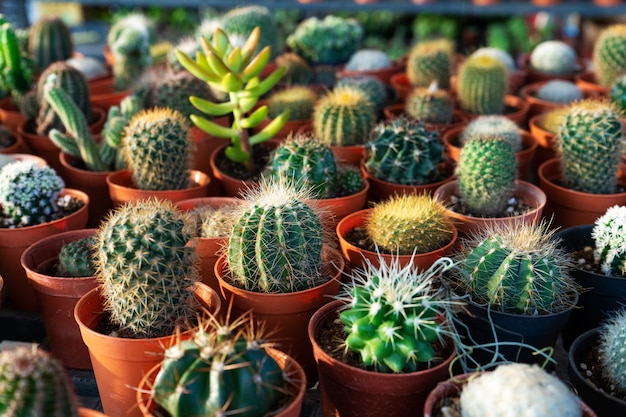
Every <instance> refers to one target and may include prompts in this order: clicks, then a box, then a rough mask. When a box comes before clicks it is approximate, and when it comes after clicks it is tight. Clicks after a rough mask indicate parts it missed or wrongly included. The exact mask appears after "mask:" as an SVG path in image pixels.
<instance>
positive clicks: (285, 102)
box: [267, 85, 317, 120]
mask: <svg viewBox="0 0 626 417" xmlns="http://www.w3.org/2000/svg"><path fill="white" fill-rule="evenodd" d="M316 101H317V94H316V93H315V91H313V90H312V89H311V88H309V87H306V86H298V85H294V86H292V87H287V88H285V89H283V90H278V91H276V92H275V93H273V94H272V95H271V96H269V98H268V99H267V114H268V116H269V117H270V118H274V117H277V116H279V115H280V114H281V113H283V112H285V111H286V110H290V114H289V119H290V120H308V119H311V118H312V117H313V110H314V109H315V102H316Z"/></svg>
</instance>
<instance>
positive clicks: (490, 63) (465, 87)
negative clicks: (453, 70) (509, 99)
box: [457, 55, 509, 114]
mask: <svg viewBox="0 0 626 417" xmlns="http://www.w3.org/2000/svg"><path fill="white" fill-rule="evenodd" d="M508 77H509V73H508V70H507V69H506V67H505V66H504V64H503V63H502V62H501V61H500V60H498V59H496V58H493V57H490V56H487V55H483V56H476V57H470V58H468V59H466V60H465V62H463V64H462V65H461V68H460V69H459V74H458V82H457V96H458V99H459V107H460V108H461V109H462V110H464V111H467V112H469V113H473V114H502V112H503V111H504V99H505V97H506V93H507V89H508V82H509V80H508Z"/></svg>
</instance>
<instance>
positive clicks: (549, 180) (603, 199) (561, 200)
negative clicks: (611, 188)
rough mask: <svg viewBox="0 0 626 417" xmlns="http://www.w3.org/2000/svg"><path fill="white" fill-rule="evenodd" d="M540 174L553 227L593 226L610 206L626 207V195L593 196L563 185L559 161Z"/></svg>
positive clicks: (543, 166)
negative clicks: (560, 182)
mask: <svg viewBox="0 0 626 417" xmlns="http://www.w3.org/2000/svg"><path fill="white" fill-rule="evenodd" d="M537 174H538V175H539V186H540V187H541V189H543V191H544V192H545V194H546V197H547V204H546V208H545V215H546V217H548V218H552V224H551V226H553V227H555V228H556V227H559V228H566V227H571V226H578V225H581V224H592V223H593V222H595V221H596V219H597V218H598V217H600V216H602V215H603V214H604V213H605V212H606V210H607V209H608V208H609V207H611V206H614V205H624V204H626V193H616V194H589V193H583V192H580V191H574V190H570V189H568V188H565V187H563V186H561V185H559V184H558V181H559V180H560V178H561V164H560V162H559V159H558V158H553V159H550V160H548V161H546V162H544V163H543V164H541V166H540V167H539V170H538V172H537Z"/></svg>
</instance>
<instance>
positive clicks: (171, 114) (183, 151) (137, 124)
mask: <svg viewBox="0 0 626 417" xmlns="http://www.w3.org/2000/svg"><path fill="white" fill-rule="evenodd" d="M188 130H189V124H188V123H187V121H186V119H185V118H184V117H183V115H182V114H181V113H180V112H178V111H176V110H172V109H169V108H167V107H158V108H153V109H147V110H142V111H140V112H139V113H137V114H135V115H134V116H133V117H132V119H130V121H129V122H128V126H127V127H126V129H125V135H124V137H123V138H122V148H121V152H122V155H123V157H124V160H125V161H126V166H127V167H128V169H129V170H130V171H131V172H132V179H133V183H134V184H135V186H137V187H138V188H139V189H142V190H181V189H184V188H187V187H188V186H189V181H190V180H189V172H190V170H191V167H192V164H193V159H192V158H193V152H194V148H193V142H192V141H191V139H190V138H189V133H188Z"/></svg>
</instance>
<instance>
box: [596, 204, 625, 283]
mask: <svg viewBox="0 0 626 417" xmlns="http://www.w3.org/2000/svg"><path fill="white" fill-rule="evenodd" d="M591 237H592V238H593V241H594V244H595V247H594V250H593V255H594V258H595V260H596V262H598V263H599V264H600V265H602V272H603V273H604V274H605V275H617V276H620V275H626V206H613V207H609V208H608V209H607V210H606V212H605V213H604V214H603V215H602V216H600V217H599V218H598V219H596V221H595V224H594V227H593V229H592V230H591Z"/></svg>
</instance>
